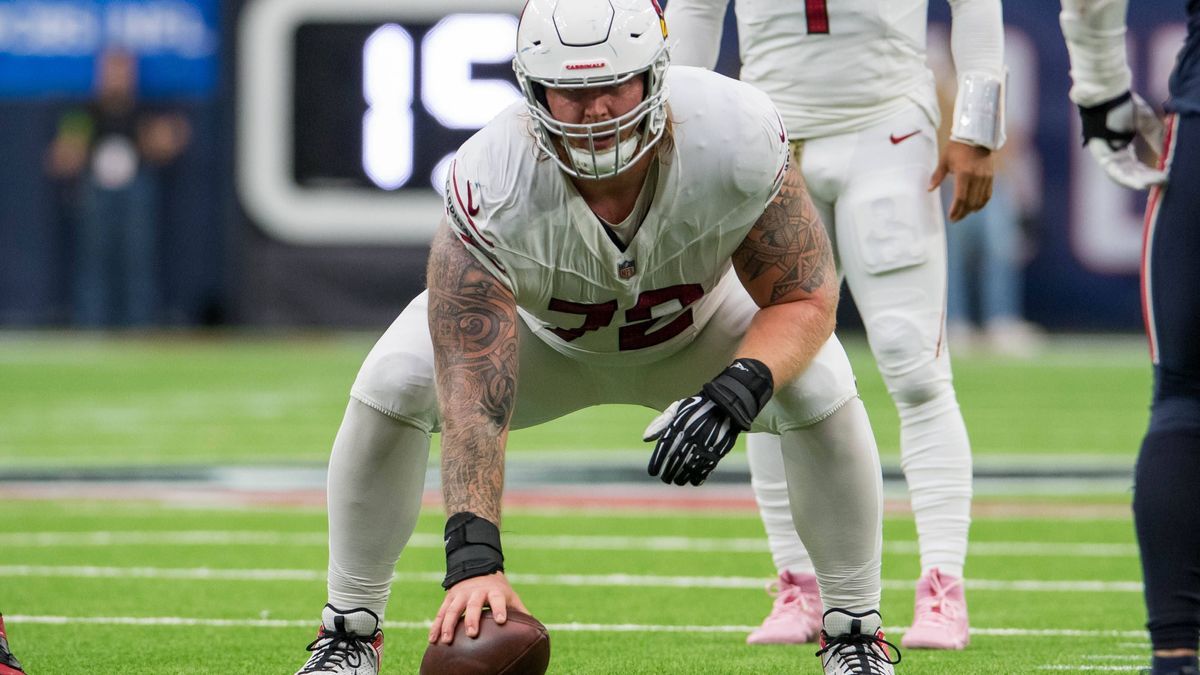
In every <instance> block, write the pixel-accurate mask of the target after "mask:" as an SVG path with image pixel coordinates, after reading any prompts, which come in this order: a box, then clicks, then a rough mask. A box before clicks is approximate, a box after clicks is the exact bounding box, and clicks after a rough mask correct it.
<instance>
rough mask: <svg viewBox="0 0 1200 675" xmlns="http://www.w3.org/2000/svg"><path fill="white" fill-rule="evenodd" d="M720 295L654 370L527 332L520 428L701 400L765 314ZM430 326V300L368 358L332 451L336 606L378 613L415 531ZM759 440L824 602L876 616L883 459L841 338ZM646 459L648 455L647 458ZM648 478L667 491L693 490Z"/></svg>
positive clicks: (430, 393) (776, 408)
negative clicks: (600, 407) (775, 467)
mask: <svg viewBox="0 0 1200 675" xmlns="http://www.w3.org/2000/svg"><path fill="white" fill-rule="evenodd" d="M723 285H724V286H725V287H727V288H728V289H729V290H728V292H726V293H725V294H724V297H723V298H722V300H721V304H720V307H719V309H718V310H717V312H716V314H715V315H714V317H713V318H712V319H711V320H710V321H709V322H708V323H707V324H706V325H705V326H704V327H703V328H702V329H701V330H700V331H699V332H698V334H697V335H696V337H695V339H694V340H693V341H692V342H690V343H688V344H687V345H685V346H683V347H682V348H681V349H679V350H678V351H677V352H675V353H674V354H671V355H668V356H665V357H664V358H662V359H661V360H659V361H655V362H653V363H650V364H639V365H637V366H629V367H620V366H613V365H611V364H608V365H604V366H598V365H594V364H588V363H584V362H581V361H579V360H575V359H571V358H568V357H566V356H564V355H562V354H560V353H558V352H556V351H555V350H554V349H552V348H551V347H549V346H548V345H546V344H545V343H543V342H542V341H541V340H539V339H538V338H537V337H536V336H534V335H533V333H531V332H530V331H529V330H528V329H527V328H526V327H525V326H524V324H523V323H522V324H521V326H520V356H519V365H518V368H519V372H518V382H519V383H520V386H518V387H517V401H516V405H515V407H514V411H513V419H512V428H514V429H518V428H522V427H526V426H531V425H535V424H539V423H541V422H545V421H548V420H551V419H554V418H556V417H560V416H562V415H565V414H567V413H570V412H573V411H575V410H579V409H581V408H584V407H587V406H591V405H596V404H601V403H632V404H640V405H643V406H646V407H649V408H653V409H655V410H662V409H663V408H665V407H666V406H667V405H669V404H670V403H671V402H672V401H675V400H677V399H680V398H683V397H686V396H689V395H691V394H693V393H695V392H696V391H698V390H699V388H700V386H701V385H702V384H703V383H704V382H706V381H708V380H709V379H711V378H712V377H713V376H715V375H716V374H717V373H718V372H720V371H721V369H722V368H724V367H725V365H726V364H728V363H729V362H730V361H731V360H732V356H733V353H734V350H735V349H736V347H737V345H738V343H739V342H740V340H741V336H742V335H743V334H744V333H745V329H746V327H747V326H748V325H749V322H750V319H751V317H752V316H753V315H754V313H755V311H757V307H756V306H755V304H754V301H753V300H752V299H751V298H750V297H749V296H748V295H747V294H746V293H745V291H744V290H742V289H741V288H740V286H737V285H736V284H723ZM426 321H427V319H426V297H425V295H424V294H422V295H420V296H418V297H417V298H416V299H415V300H413V302H412V303H410V304H409V306H408V307H407V308H406V309H405V310H404V312H403V313H402V314H401V315H400V317H399V318H398V319H397V320H396V321H395V323H393V324H392V326H391V327H390V328H389V329H388V330H387V332H386V333H385V334H384V335H383V337H382V338H380V340H379V342H378V343H377V344H376V345H375V347H374V349H372V350H371V353H370V354H369V355H368V356H367V359H366V361H365V362H364V363H363V366H362V369H361V370H360V371H359V374H358V378H357V380H356V381H355V383H354V387H353V388H352V390H351V401H350V404H349V407H348V408H347V410H346V416H345V418H344V419H343V421H342V426H341V429H340V430H339V431H338V434H337V438H336V440H335V441H334V445H333V453H332V456H331V458H330V461H329V483H328V501H329V602H330V603H331V604H333V605H334V606H335V607H339V608H354V607H366V608H368V609H370V610H372V611H374V612H375V613H376V614H378V615H379V616H380V617H382V616H383V614H384V609H385V607H386V605H387V601H388V595H389V591H390V585H391V579H392V573H393V570H394V568H395V565H396V562H397V560H399V557H400V554H401V552H402V551H403V549H404V546H405V544H406V543H407V542H408V539H409V537H410V536H411V535H412V531H413V528H414V526H415V524H416V520H417V514H418V512H419V510H420V506H421V493H422V490H423V487H424V477H425V467H426V462H427V461H428V457H429V434H430V433H431V432H434V431H437V430H438V428H439V420H438V409H437V396H436V388H435V387H436V385H435V378H434V368H433V347H432V344H431V342H430V338H429V330H428V325H427V323H426ZM648 421H649V416H648V417H647V422H648ZM755 430H757V431H763V432H770V433H773V434H780V435H781V436H782V448H783V453H782V456H781V459H780V461H781V462H782V463H783V468H782V475H786V476H787V482H788V483H789V484H790V485H791V486H792V488H793V493H792V499H791V502H790V504H791V506H790V509H791V511H792V513H791V516H792V517H791V520H792V521H793V522H795V523H797V527H796V530H795V531H794V532H793V536H797V535H798V537H799V538H801V539H803V540H804V542H805V543H806V544H807V550H808V551H809V552H810V553H811V556H812V564H813V566H814V568H815V570H816V573H817V575H818V578H819V579H820V581H821V592H822V597H823V598H824V601H825V602H826V603H827V604H828V605H829V606H831V607H844V608H846V609H849V610H851V611H865V610H868V609H876V608H878V606H879V589H880V579H879V568H880V557H881V554H882V530H881V527H882V480H881V474H880V468H879V459H878V453H877V450H876V447H875V440H874V436H873V434H872V433H871V427H870V423H869V422H868V420H867V415H866V411H865V409H864V407H863V405H862V401H861V400H859V398H858V395H857V392H856V391H855V385H854V376H853V373H852V372H851V370H850V363H849V361H847V360H846V355H845V352H844V351H842V347H841V345H840V344H839V343H838V341H837V339H836V338H832V337H831V338H830V339H829V341H828V342H827V343H826V344H825V346H824V347H823V348H822V349H821V351H820V353H819V354H818V355H817V357H816V359H815V360H814V361H813V363H812V364H811V365H810V366H809V368H808V369H807V370H806V371H805V372H804V374H803V375H801V376H800V377H799V378H797V379H796V380H795V381H793V382H792V383H790V384H789V385H788V386H786V387H784V388H783V389H781V390H780V391H779V392H777V393H776V394H775V397H774V398H772V400H771V402H770V403H769V404H768V405H767V406H766V407H765V408H764V409H763V411H762V413H761V414H760V415H759V416H758V419H757V420H756V421H755ZM640 432H641V428H640V427H639V428H636V429H630V430H629V437H630V442H631V443H636V442H637V439H638V438H639V435H640ZM650 450H651V448H650V446H649V445H647V446H646V457H647V460H649V456H650ZM717 470H718V471H720V468H718V469H717ZM646 480H647V484H648V485H657V486H658V488H659V489H662V490H692V489H696V488H692V487H690V486H684V487H680V486H673V485H664V484H661V483H659V482H658V479H657V478H651V477H649V476H647V478H646ZM699 489H703V488H699ZM422 609H423V610H424V609H428V610H429V611H432V610H433V609H434V608H433V607H429V608H422Z"/></svg>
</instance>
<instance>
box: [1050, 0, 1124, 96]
mask: <svg viewBox="0 0 1200 675" xmlns="http://www.w3.org/2000/svg"><path fill="white" fill-rule="evenodd" d="M1127 4H1128V3H1127V1H1126V0H1062V14H1060V15H1059V21H1060V23H1061V24H1062V31H1063V37H1065V38H1066V40H1067V53H1068V54H1069V55H1070V59H1071V81H1072V85H1071V94H1070V95H1071V100H1072V101H1074V102H1075V103H1077V104H1079V105H1082V106H1093V105H1096V104H1098V103H1103V102H1104V101H1108V100H1110V99H1113V98H1116V97H1117V96H1120V95H1121V94H1123V93H1125V92H1127V91H1129V87H1130V82H1131V81H1132V75H1131V74H1130V71H1129V62H1128V61H1127V60H1126V56H1125V12H1126V8H1127Z"/></svg>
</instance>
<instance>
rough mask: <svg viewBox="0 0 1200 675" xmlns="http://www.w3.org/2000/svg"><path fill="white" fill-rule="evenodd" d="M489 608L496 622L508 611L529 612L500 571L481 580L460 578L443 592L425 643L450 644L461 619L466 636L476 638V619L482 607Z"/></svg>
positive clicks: (481, 612) (499, 622) (477, 620)
mask: <svg viewBox="0 0 1200 675" xmlns="http://www.w3.org/2000/svg"><path fill="white" fill-rule="evenodd" d="M485 606H487V607H491V608H492V617H493V618H494V619H495V620H496V623H498V624H503V623H504V622H505V621H507V620H508V608H509V607H512V608H514V609H517V610H520V611H522V612H525V613H526V614H528V613H529V610H527V609H525V604H524V603H522V602H521V598H519V597H517V593H516V591H514V590H513V589H512V586H510V585H509V583H508V578H507V577H505V576H504V572H495V573H492V574H488V575H486V576H482V577H471V578H470V579H463V580H462V581H460V582H458V583H457V584H454V585H453V586H451V587H450V589H449V590H447V591H446V597H445V599H443V600H442V607H441V609H439V610H438V613H437V616H436V617H434V619H433V625H432V626H430V628H429V642H430V644H432V643H435V642H439V641H440V642H442V643H444V644H450V643H451V642H453V641H454V628H455V627H456V626H457V625H458V622H459V620H460V619H461V620H462V621H463V623H465V624H466V628H467V637H472V638H473V637H475V636H477V635H479V617H480V616H481V615H482V614H483V608H484V607H485Z"/></svg>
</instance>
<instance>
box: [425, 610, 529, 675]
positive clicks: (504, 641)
mask: <svg viewBox="0 0 1200 675" xmlns="http://www.w3.org/2000/svg"><path fill="white" fill-rule="evenodd" d="M549 665H550V634H549V633H547V632H546V627H545V626H543V625H542V622H541V621H538V620H537V619H535V618H533V617H532V616H529V615H528V614H525V613H523V612H518V611H516V610H514V609H509V610H508V621H506V622H504V625H500V624H497V623H496V622H495V621H494V620H492V612H491V610H490V609H485V610H483V616H481V617H480V619H479V635H477V636H476V637H474V638H469V637H467V628H466V624H465V623H464V622H462V621H459V622H458V626H457V627H456V628H455V629H454V642H452V643H450V644H448V645H445V644H441V643H440V642H439V643H437V644H432V645H429V647H428V648H427V649H426V650H425V658H423V659H421V675H542V674H543V673H545V672H546V667H547V666H549Z"/></svg>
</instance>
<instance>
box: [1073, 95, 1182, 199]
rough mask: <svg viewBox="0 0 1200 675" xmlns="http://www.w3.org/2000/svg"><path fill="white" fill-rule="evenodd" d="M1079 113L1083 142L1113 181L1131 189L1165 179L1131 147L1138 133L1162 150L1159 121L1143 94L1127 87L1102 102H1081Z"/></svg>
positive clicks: (1144, 187)
mask: <svg viewBox="0 0 1200 675" xmlns="http://www.w3.org/2000/svg"><path fill="white" fill-rule="evenodd" d="M1079 117H1080V118H1081V120H1082V121H1083V144H1084V146H1085V147H1086V148H1087V149H1088V151H1089V152H1091V153H1092V157H1095V158H1096V161H1097V162H1099V163H1100V166H1101V167H1102V168H1103V169H1104V171H1105V173H1107V174H1108V175H1109V177H1110V178H1112V179H1113V180H1114V181H1116V182H1118V183H1120V184H1121V185H1124V186H1125V187H1128V188H1133V189H1134V190H1145V189H1146V188H1148V187H1150V186H1151V185H1158V184H1160V183H1164V182H1166V180H1167V176H1166V174H1164V173H1163V172H1162V171H1157V170H1155V169H1152V168H1150V167H1149V166H1146V165H1145V164H1143V163H1142V161H1141V160H1140V159H1138V156H1137V152H1136V150H1135V148H1134V144H1133V139H1134V138H1135V137H1137V136H1141V137H1142V140H1144V141H1145V142H1146V143H1147V144H1148V145H1149V146H1150V147H1151V148H1152V149H1153V150H1154V151H1155V152H1157V153H1161V152H1162V144H1163V125H1162V122H1161V121H1160V120H1159V119H1158V116H1157V115H1156V114H1154V111H1153V110H1152V109H1151V108H1150V106H1149V105H1148V104H1147V103H1146V102H1145V101H1144V100H1142V97H1140V96H1138V95H1137V94H1134V93H1132V92H1128V91H1127V92H1125V93H1124V94H1121V95H1120V96H1118V97H1116V98H1113V99H1110V100H1108V101H1104V102H1103V103H1098V104H1096V105H1093V106H1082V105H1081V106H1079Z"/></svg>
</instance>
